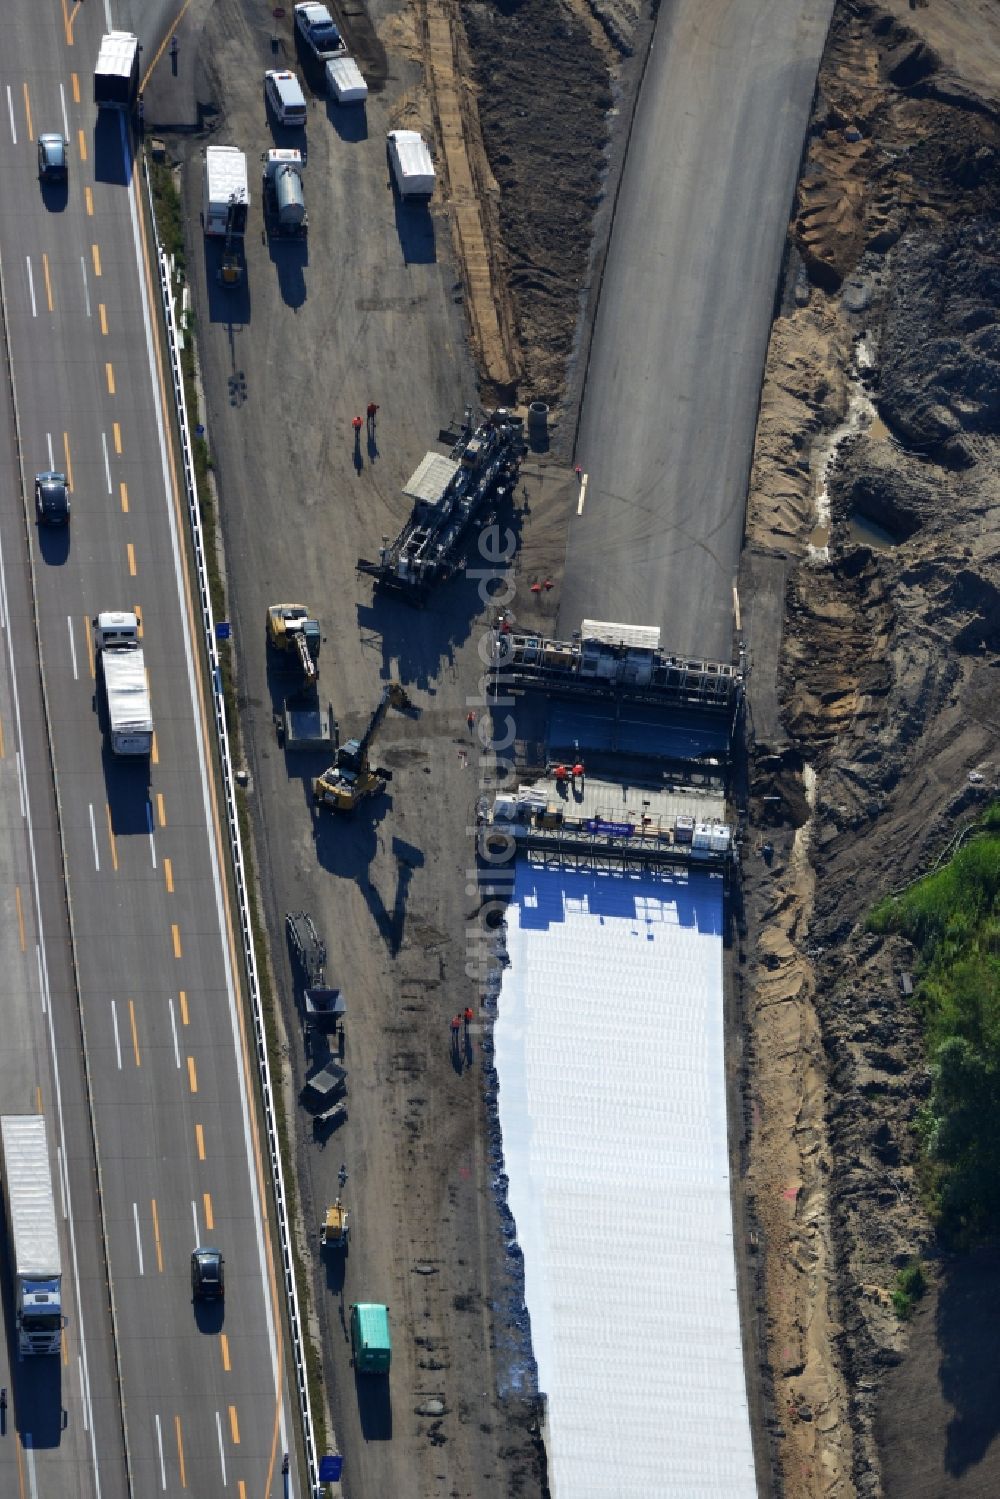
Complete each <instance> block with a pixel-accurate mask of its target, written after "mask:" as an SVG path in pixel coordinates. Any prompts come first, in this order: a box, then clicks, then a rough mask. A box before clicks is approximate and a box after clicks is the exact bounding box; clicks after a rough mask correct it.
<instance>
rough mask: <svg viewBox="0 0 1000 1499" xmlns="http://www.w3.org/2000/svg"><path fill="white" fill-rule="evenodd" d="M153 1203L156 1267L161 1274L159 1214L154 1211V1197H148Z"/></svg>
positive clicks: (161, 1257)
mask: <svg viewBox="0 0 1000 1499" xmlns="http://www.w3.org/2000/svg"><path fill="white" fill-rule="evenodd" d="M150 1201H151V1203H152V1205H153V1240H154V1242H155V1244H156V1268H157V1270H159V1272H160V1274H161V1275H162V1274H163V1245H162V1244H161V1243H160V1215H159V1213H158V1212H157V1211H156V1198H155V1197H152V1198H150Z"/></svg>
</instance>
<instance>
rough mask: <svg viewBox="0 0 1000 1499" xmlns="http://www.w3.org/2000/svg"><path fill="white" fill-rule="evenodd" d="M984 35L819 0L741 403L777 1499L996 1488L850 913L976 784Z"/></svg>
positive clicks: (889, 1015)
mask: <svg viewBox="0 0 1000 1499" xmlns="http://www.w3.org/2000/svg"><path fill="white" fill-rule="evenodd" d="M973 10H974V11H975V15H974V16H973V15H972V11H973ZM888 12H892V14H889V13H888ZM997 46H1000V13H998V12H997V10H996V8H995V7H993V6H986V7H983V6H978V7H970V6H965V5H961V4H957V3H956V4H947V3H944V0H940V3H939V0H935V3H933V4H931V5H929V6H921V5H917V6H914V7H913V8H912V9H911V8H910V7H909V6H906V5H903V4H893V5H891V6H888V7H885V9H881V8H876V7H875V6H871V5H867V4H845V5H843V6H842V7H841V9H840V10H839V11H838V12H837V15H836V18H835V22H834V26H833V29H832V31H831V37H830V41H829V45H828V49H827V53H826V57H825V60H824V66H823V69H822V72H821V76H820V88H819V93H818V96H817V107H816V112H815V115H814V119H813V123H812V128H811V134H810V140H809V142H808V149H807V152H806V157H805V161H804V170H803V174H802V180H801V183H800V188H799V193H798V198H797V203H796V211H795V216H794V220H793V224H792V227H791V236H790V253H789V261H788V270H787V277H786V285H785V290H784V296H783V301H782V310H781V315H780V316H779V318H778V319H777V321H776V323H775V326H774V330H773V336H772V340H771V346H770V351H769V358H768V366H767V372H766V378H765V384H764V390H763V393H762V405H761V418H760V424H759V429H758V437H757V445H756V451H755V457H754V466H753V473H752V482H751V494H750V506H749V517H748V546H749V549H750V552H751V553H752V554H753V559H756V571H757V572H758V573H762V572H764V571H768V572H769V575H771V576H774V577H777V578H778V579H779V580H780V578H781V577H782V576H784V577H785V578H786V594H785V610H784V618H783V622H782V626H781V632H780V633H781V646H780V669H779V678H778V683H777V690H778V698H779V702H780V710H781V711H780V716H779V717H776V716H775V715H774V714H772V713H769V712H768V711H767V685H768V684H767V676H768V671H769V669H770V667H771V664H772V663H771V661H770V660H769V659H768V645H770V648H771V649H770V654H771V656H772V658H773V656H774V655H775V654H777V642H776V639H772V640H771V641H770V642H767V641H765V640H761V641H759V642H758V647H759V654H758V655H757V656H754V655H753V653H751V655H752V659H751V678H750V693H751V705H752V706H753V705H754V700H755V698H756V700H757V702H758V704H759V706H760V711H759V712H758V713H757V714H756V721H757V722H758V723H759V726H760V728H759V733H758V735H757V739H756V743H755V744H754V745H753V747H752V751H753V754H752V776H753V784H752V788H751V812H752V819H753V821H754V822H755V823H756V824H757V826H758V827H759V828H760V832H759V834H758V836H757V838H756V845H755V854H756V857H755V858H754V859H753V860H752V861H751V864H750V867H749V870H748V881H747V907H748V913H749V929H750V938H751V945H752V964H753V971H754V972H753V982H752V993H753V1000H752V1004H751V1010H752V1034H751V1047H752V1057H753V1063H752V1081H751V1085H750V1086H751V1092H752V1118H753V1121H754V1128H753V1131H752V1137H751V1150H750V1171H749V1185H750V1192H751V1199H752V1204H753V1208H754V1210H755V1212H756V1216H757V1221H758V1222H759V1224H760V1225H761V1228H762V1233H763V1240H764V1246H765V1263H766V1312H767V1326H768V1341H769V1353H770V1363H771V1369H772V1373H773V1377H774V1390H775V1418H776V1422H777V1423H778V1432H777V1436H776V1441H777V1447H778V1452H779V1462H780V1468H781V1474H782V1482H783V1487H784V1491H785V1493H786V1494H788V1495H803V1496H805V1495H814V1494H819V1493H822V1494H830V1495H834V1494H837V1495H840V1494H843V1495H848V1494H851V1493H865V1494H877V1493H880V1492H883V1491H884V1492H886V1493H889V1494H893V1495H897V1494H898V1495H910V1494H914V1495H915V1494H928V1495H930V1494H931V1493H933V1494H935V1495H936V1494H942V1495H943V1494H949V1495H950V1494H969V1495H972V1494H984V1493H988V1492H993V1491H994V1490H995V1488H996V1487H997V1486H998V1484H1000V1444H997V1443H996V1441H995V1421H994V1419H993V1416H992V1411H991V1409H990V1408H989V1401H988V1400H985V1401H984V1399H983V1398H982V1392H981V1387H980V1388H979V1389H977V1382H978V1376H979V1375H981V1374H982V1370H983V1359H984V1357H985V1354H983V1353H981V1352H979V1351H978V1350H980V1349H982V1348H983V1342H982V1337H983V1333H984V1330H983V1329H982V1328H980V1327H977V1325H976V1321H975V1318H974V1315H973V1314H972V1311H971V1307H972V1304H973V1303H974V1302H975V1300H976V1299H977V1298H982V1299H983V1300H984V1302H989V1299H990V1296H991V1294H992V1292H991V1289H990V1288H991V1287H992V1285H993V1283H994V1280H995V1274H996V1268H995V1264H994V1263H993V1262H992V1261H990V1260H988V1259H982V1260H974V1261H965V1262H963V1263H956V1264H951V1263H947V1264H946V1263H944V1262H943V1261H941V1260H940V1257H939V1256H938V1255H937V1253H936V1250H935V1247H934V1240H933V1235H932V1233H931V1231H930V1228H929V1225H928V1223H927V1220H926V1217H925V1215H924V1213H923V1210H922V1207H921V1204H920V1201H919V1198H918V1195H917V1191H916V1185H915V1170H914V1167H915V1159H916V1156H915V1143H914V1136H913V1131H912V1125H913V1120H914V1117H915V1114H916V1111H917V1110H918V1108H919V1106H920V1103H921V1100H922V1099H923V1098H924V1097H925V1096H926V1091H927V1085H928V1079H927V1074H926V1068H925V1066H924V1063H923V1058H922V1052H921V1048H920V1042H919V1032H918V1027H917V1023H916V1017H915V1015H914V1013H913V1011H912V1009H911V1007H910V1006H909V1005H908V1004H907V1003H905V1002H904V1001H903V1000H902V998H901V995H900V986H899V975H900V972H901V970H903V969H907V968H910V967H912V955H911V954H908V953H907V952H906V951H905V949H902V948H901V947H900V946H899V945H898V944H895V943H886V942H883V941H881V940H880V939H879V940H876V939H874V938H871V937H869V936H867V935H866V934H865V933H864V930H863V919H864V915H865V913H866V911H867V910H868V909H869V908H870V906H871V905H872V904H873V903H874V902H875V900H877V899H878V898H879V897H880V896H881V895H882V894H883V893H884V892H885V891H886V890H887V889H890V888H895V887H897V886H898V885H899V884H900V883H901V882H904V881H905V880H906V879H908V878H911V877H912V876H913V875H914V874H916V873H917V872H918V871H919V870H920V869H921V868H924V867H927V865H928V863H929V861H930V860H932V859H933V857H934V856H935V855H936V853H937V852H938V850H940V849H942V848H944V847H945V846H946V844H947V842H948V840H949V839H950V837H951V836H952V835H953V833H954V831H955V828H956V827H957V826H961V825H962V822H963V820H964V819H967V818H968V817H969V816H971V815H973V814H974V812H975V809H976V807H977V806H978V805H980V804H981V801H982V798H983V796H985V795H987V794H989V789H990V786H991V784H992V785H995V783H996V780H997V750H996V746H997V732H998V729H1000V721H998V715H997V711H996V708H995V703H996V701H997V700H998V699H997V697H996V696H995V692H996V683H997V678H998V670H997V668H998V663H1000V656H998V653H1000V609H998V595H997V589H996V578H997V576H998V559H1000V524H998V520H997V511H996V505H995V496H996V492H997V485H998V480H1000V444H998V437H1000V421H998V418H997V411H996V406H995V402H994V400H993V397H992V388H993V381H994V374H993V367H992V353H991V352H987V349H986V345H987V344H988V337H987V336H986V335H984V334H983V333H982V330H984V329H990V330H992V328H993V326H994V323H995V317H996V312H995V296H994V295H993V293H992V291H990V290H988V289H987V288H989V287H992V286H993V285H994V284H995V283H994V280H993V278H994V276H995V274H996V269H997V264H996V256H995V252H994V249H993V245H994V242H995V224H996V217H997V212H998V204H997V199H996V172H995V165H996V162H997V160H998V154H997V153H998V149H1000V134H998V131H1000V120H998V118H997V116H996V114H995V113H994V112H993V104H992V100H993V98H994V96H995V91H996V76H997V75H996V73H995V71H993V70H991V69H990V68H989V66H988V59H989V58H990V57H991V56H993V55H994V53H995V49H996V48H997ZM987 78H988V82H989V87H988V88H986V87H985V84H986V82H987ZM976 94H979V95H980V97H979V98H978V99H975V100H974V102H973V105H972V107H970V100H972V99H973V96H974V95H976ZM987 101H989V102H987ZM949 340H950V342H949ZM837 437H840V438H843V439H844V440H843V441H841V442H840V444H839V446H838V445H836V444H835V445H834V449H833V450H832V451H833V454H834V461H833V464H832V467H831V468H830V472H829V475H828V485H824V476H825V474H826V469H827V463H828V459H829V456H830V453H831V438H834V439H836V438H837ZM827 488H828V496H827V497H826V498H827V500H828V503H827V505H826V508H824V509H821V510H818V509H817V497H818V496H820V495H821V494H822V492H823V491H824V490H825V489H827ZM873 525H874V528H875V529H873ZM750 560H752V559H750ZM973 771H974V772H976V773H977V774H982V775H983V776H984V777H985V781H984V784H983V785H982V786H980V785H979V784H977V783H974V782H971V781H970V779H969V773H970V772H973ZM765 843H766V845H767V847H766V848H765ZM914 1253H922V1254H923V1255H924V1256H925V1258H926V1259H928V1260H929V1262H930V1263H931V1264H932V1266H935V1267H936V1273H935V1285H934V1288H933V1290H932V1292H931V1294H930V1295H929V1297H928V1298H927V1302H926V1303H925V1306H924V1307H923V1309H922V1310H921V1312H920V1314H919V1315H918V1317H917V1318H916V1319H915V1321H914V1322H913V1324H912V1328H911V1327H910V1326H908V1325H905V1324H900V1323H899V1322H898V1321H897V1319H896V1317H895V1315H894V1314H893V1312H892V1309H891V1304H890V1302H889V1291H890V1289H891V1287H892V1284H893V1280H894V1277H895V1273H896V1271H897V1270H898V1268H899V1267H900V1265H902V1264H904V1263H905V1262H906V1260H907V1259H908V1257H909V1256H911V1255H912V1254H914ZM986 1335H988V1333H987V1334H986ZM887 1371H892V1372H887Z"/></svg>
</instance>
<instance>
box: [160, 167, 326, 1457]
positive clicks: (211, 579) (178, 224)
mask: <svg viewBox="0 0 1000 1499" xmlns="http://www.w3.org/2000/svg"><path fill="white" fill-rule="evenodd" d="M148 164H149V174H150V187H151V193H152V200H153V213H154V215H155V217H156V226H157V232H158V233H159V236H160V243H161V244H162V245H163V248H164V250H165V251H166V252H167V254H168V255H172V256H173V258H174V273H175V284H174V291H175V293H176V294H177V295H178V296H179V295H180V290H181V287H182V286H183V282H184V273H185V270H186V266H187V261H186V257H185V252H184V218H183V208H182V203H181V197H180V194H179V192H178V191H177V184H176V182H175V180H174V175H173V172H172V170H171V168H170V166H169V165H168V164H167V163H166V162H155V161H149V163H148ZM194 332H195V329H194V319H193V318H189V319H188V321H187V326H186V327H185V328H184V335H185V336H184V347H183V349H182V350H181V354H180V363H181V373H182V377H183V382H184V400H185V403H186V405H187V414H188V423H189V427H190V432H191V451H192V461H193V463H194V474H195V483H196V484H197V487H198V503H199V509H200V512H201V524H202V537H203V542H204V547H205V569H206V573H207V577H208V587H209V595H210V598H211V602H212V614H213V616H214V618H215V619H217V620H219V619H226V618H227V607H226V589H225V583H224V581H223V577H222V572H221V569H220V567H219V518H218V514H217V509H216V504H215V491H214V488H213V485H212V482H211V479H210V472H211V469H212V457H211V451H210V449H209V446H208V442H207V441H206V439H205V437H204V435H199V433H198V432H197V430H196V429H197V428H198V426H199V425H200V423H201V406H200V402H199V400H198V382H197V359H196V354H195V342H194ZM218 657H219V669H220V671H221V674H222V691H223V701H224V704H225V714H226V724H227V727H228V730H229V735H230V743H231V746H232V753H233V757H234V759H236V758H241V756H242V750H241V745H242V738H241V733H240V722H239V713H238V708H237V700H236V685H235V675H234V667H233V656H232V651H231V649H230V646H229V643H228V642H227V641H219V642H218ZM236 815H237V821H238V824H239V831H240V840H241V842H242V845H243V864H244V873H245V877H246V882H247V899H248V905H249V912H250V929H251V935H252V939H253V945H254V951H255V953H256V957H257V976H258V983H259V986H260V1004H261V1014H262V1018H263V1023H264V1034H265V1044H266V1047H267V1058H268V1064H269V1067H270V1070H271V1077H272V1079H273V1081H274V1085H275V1087H276V1088H280V1079H281V1074H282V1061H283V1059H282V1055H281V1046H280V1042H279V1031H278V1021H277V1014H276V1008H275V996H274V991H273V989H272V987H271V978H270V966H269V963H268V956H267V955H268V941H267V928H266V926H265V923H264V918H263V915H262V913H261V909H260V901H259V899H258V888H257V875H256V860H255V855H254V848H255V844H254V840H253V834H252V828H251V824H250V813H249V807H248V800H247V795H246V792H244V791H242V790H240V789H239V787H237V790H236ZM275 1118H276V1121H277V1130H278V1148H279V1151H280V1153H281V1163H282V1171H283V1175H284V1182H285V1193H286V1199H287V1200H286V1204H285V1206H286V1209H287V1213H288V1219H289V1222H290V1223H291V1224H295V1223H297V1222H298V1219H299V1213H300V1202H299V1192H298V1182H297V1179H296V1175H295V1161H294V1151H293V1147H292V1142H291V1140H290V1139H289V1135H288V1123H287V1120H286V1118H285V1112H284V1109H283V1108H282V1107H281V1104H280V1098H278V1099H276V1108H275ZM291 1252H292V1259H293V1262H294V1267H295V1278H296V1284H297V1285H298V1287H299V1290H300V1292H301V1294H302V1297H303V1302H302V1310H303V1323H304V1325H303V1328H302V1334H303V1342H302V1346H303V1351H304V1355H305V1361H306V1383H307V1388H308V1394H309V1403H310V1405H311V1407H312V1415H313V1423H314V1433H315V1437H316V1447H317V1451H318V1452H319V1453H320V1454H322V1453H324V1452H329V1451H330V1450H331V1445H330V1433H329V1430H328V1428H327V1424H326V1399H325V1393H324V1385H323V1365H322V1359H321V1358H320V1354H319V1351H318V1349H317V1348H316V1346H315V1343H314V1341H313V1339H312V1338H311V1337H310V1336H309V1334H308V1325H307V1324H308V1312H307V1310H306V1308H307V1306H308V1305H309V1303H311V1300H312V1293H311V1282H310V1279H309V1276H308V1274H307V1272H306V1267H305V1265H304V1264H303V1262H302V1258H301V1255H300V1253H299V1248H298V1244H297V1241H296V1236H295V1234H294V1232H293V1233H292V1236H291Z"/></svg>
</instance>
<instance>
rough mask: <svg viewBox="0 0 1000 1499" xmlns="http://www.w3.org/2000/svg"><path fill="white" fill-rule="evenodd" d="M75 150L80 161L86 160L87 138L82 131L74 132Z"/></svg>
mask: <svg viewBox="0 0 1000 1499" xmlns="http://www.w3.org/2000/svg"><path fill="white" fill-rule="evenodd" d="M76 140H77V148H78V150H79V152H80V160H81V161H86V160H87V137H86V136H85V135H84V133H83V131H82V130H78V131H77V132H76Z"/></svg>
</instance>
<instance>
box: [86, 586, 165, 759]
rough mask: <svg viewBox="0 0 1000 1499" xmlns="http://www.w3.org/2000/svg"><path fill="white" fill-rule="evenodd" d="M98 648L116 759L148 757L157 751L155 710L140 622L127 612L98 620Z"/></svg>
mask: <svg viewBox="0 0 1000 1499" xmlns="http://www.w3.org/2000/svg"><path fill="white" fill-rule="evenodd" d="M94 644H95V645H96V647H97V658H98V662H99V665H100V671H101V681H102V684H103V688H104V698H105V704H106V707H107V714H108V737H109V739H110V741H111V748H112V751H113V752H114V753H115V754H116V755H148V754H150V753H151V752H152V748H153V710H152V708H151V707H150V702H149V683H148V681H147V678H146V661H145V657H144V656H143V651H142V646H141V645H140V644H139V621H138V619H137V618H136V616H135V615H134V614H132V613H130V612H128V611H126V610H109V611H108V612H107V613H105V614H99V615H98V616H97V618H96V619H95V620H94Z"/></svg>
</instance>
